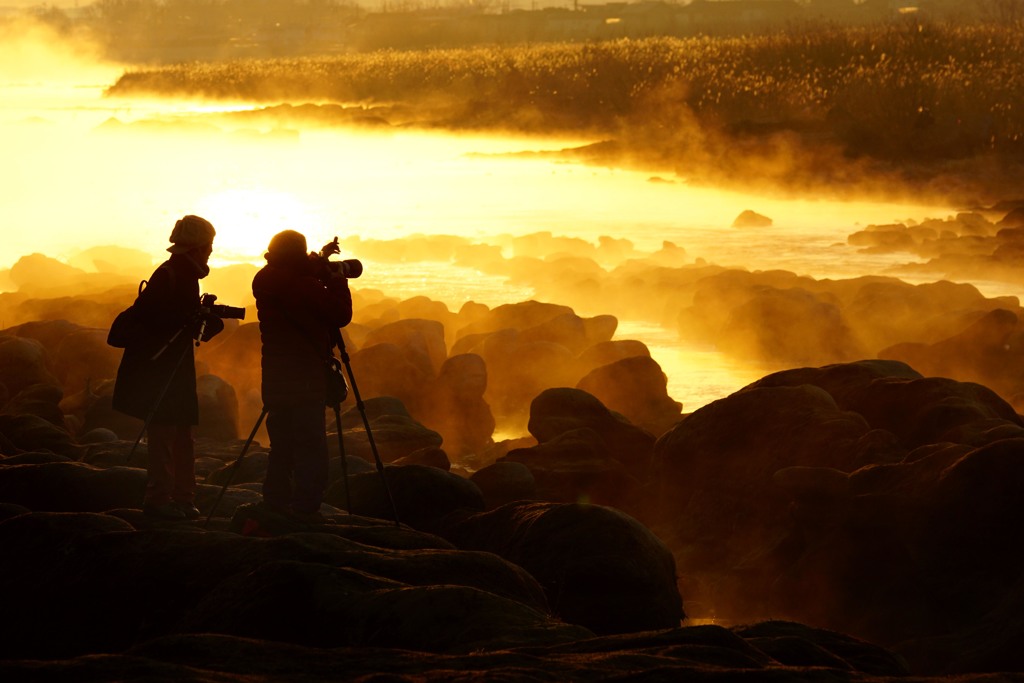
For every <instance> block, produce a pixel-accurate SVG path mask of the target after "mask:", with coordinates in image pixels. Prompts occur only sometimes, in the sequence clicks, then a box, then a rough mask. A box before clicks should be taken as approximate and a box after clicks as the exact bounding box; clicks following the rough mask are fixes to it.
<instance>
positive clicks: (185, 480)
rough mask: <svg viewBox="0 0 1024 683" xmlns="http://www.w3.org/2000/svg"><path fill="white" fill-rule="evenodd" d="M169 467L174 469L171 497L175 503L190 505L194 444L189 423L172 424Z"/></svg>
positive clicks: (193, 488)
mask: <svg viewBox="0 0 1024 683" xmlns="http://www.w3.org/2000/svg"><path fill="white" fill-rule="evenodd" d="M171 467H172V469H173V470H174V488H173V490H172V492H171V498H173V499H174V502H176V503H182V504H186V503H187V504H189V505H191V504H192V501H193V500H195V497H196V444H195V439H193V438H192V427H191V426H189V425H175V426H174V436H173V440H172V441H171Z"/></svg>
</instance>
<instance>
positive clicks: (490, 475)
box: [469, 460, 539, 510]
mask: <svg viewBox="0 0 1024 683" xmlns="http://www.w3.org/2000/svg"><path fill="white" fill-rule="evenodd" d="M469 480H470V481H472V482H473V483H474V484H476V486H477V488H479V489H480V492H481V493H482V494H483V497H484V505H485V507H486V509H488V510H493V509H494V508H498V507H501V506H502V505H505V504H506V503H513V502H516V501H521V500H537V499H538V498H539V494H538V492H537V481H536V479H534V477H533V473H532V472H531V471H530V468H529V467H527V466H526V465H524V464H523V463H521V462H514V461H511V460H499V461H498V462H495V463H493V464H491V465H488V466H487V467H484V468H483V469H480V470H478V471H476V472H474V473H473V474H472V476H470V478H469Z"/></svg>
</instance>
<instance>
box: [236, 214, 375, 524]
mask: <svg viewBox="0 0 1024 683" xmlns="http://www.w3.org/2000/svg"><path fill="white" fill-rule="evenodd" d="M337 253H338V243H337V239H335V241H334V242H332V243H329V244H328V245H326V246H325V247H324V248H323V249H322V250H321V252H320V253H318V254H316V253H307V251H306V238H305V237H304V236H303V235H302V234H301V233H298V232H296V231H294V230H285V231H284V232H280V233H278V234H277V235H274V237H273V238H272V239H271V240H270V246H269V249H268V250H267V253H266V255H265V256H266V259H267V265H266V266H264V267H263V268H262V269H261V270H260V271H259V272H258V273H257V274H256V276H255V277H254V278H253V281H252V292H253V295H254V296H255V297H256V310H257V312H258V314H259V321H260V336H261V338H262V341H263V355H262V370H263V381H262V393H263V409H264V411H265V413H266V417H267V433H268V435H269V436H270V455H269V463H268V466H267V474H266V478H265V480H264V483H263V500H264V502H265V503H266V504H267V505H268V506H269V507H271V508H272V509H274V510H275V511H278V512H280V513H282V514H285V515H287V516H289V517H290V518H292V519H295V520H297V521H301V522H306V523H321V522H323V521H325V520H324V518H323V516H322V515H321V514H320V505H321V503H322V502H323V496H324V491H325V489H326V488H327V478H328V463H329V456H328V452H327V425H326V414H325V406H326V405H328V404H330V403H332V402H340V400H343V399H344V396H341V397H340V398H339V397H338V396H337V395H333V394H336V393H337V392H338V391H339V388H338V387H337V386H336V385H333V379H332V378H329V376H328V374H329V368H330V364H331V361H332V359H334V355H333V349H334V346H335V344H336V339H337V337H338V335H339V328H341V327H344V326H345V325H347V324H348V323H349V322H350V321H351V320H352V295H351V292H350V291H349V288H348V278H349V277H358V276H359V275H360V274H361V273H362V265H361V264H359V262H358V261H355V260H349V261H330V260H329V258H328V257H329V256H331V255H333V254H337Z"/></svg>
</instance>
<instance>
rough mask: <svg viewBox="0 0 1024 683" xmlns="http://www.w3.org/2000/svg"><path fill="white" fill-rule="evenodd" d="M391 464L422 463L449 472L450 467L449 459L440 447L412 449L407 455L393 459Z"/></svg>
mask: <svg viewBox="0 0 1024 683" xmlns="http://www.w3.org/2000/svg"><path fill="white" fill-rule="evenodd" d="M392 464H393V465H396V466H399V467H401V466H402V465H423V466H424V467H435V468H437V469H439V470H444V471H445V472H450V471H451V469H452V464H451V461H449V460H448V454H447V453H445V452H444V451H443V450H441V449H440V448H433V447H427V448H421V449H419V450H418V451H413V452H412V453H410V454H409V455H407V456H405V457H403V458H399V459H398V460H395V461H394V462H393V463H392Z"/></svg>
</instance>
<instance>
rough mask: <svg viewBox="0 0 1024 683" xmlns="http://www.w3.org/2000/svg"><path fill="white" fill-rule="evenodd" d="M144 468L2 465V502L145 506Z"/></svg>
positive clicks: (87, 508) (53, 507)
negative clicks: (143, 504)
mask: <svg viewBox="0 0 1024 683" xmlns="http://www.w3.org/2000/svg"><path fill="white" fill-rule="evenodd" d="M145 487H146V472H145V471H144V470H139V469H134V468H127V467H111V468H109V469H100V468H97V467H93V466H91V465H86V464H84V463H79V462H51V463H45V464H33V465H15V466H12V467H0V501H3V502H6V503H16V504H18V505H22V506H24V507H27V508H28V509H30V510H33V511H35V512H105V511H107V510H114V509H116V508H141V507H142V495H143V492H144V490H145Z"/></svg>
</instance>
